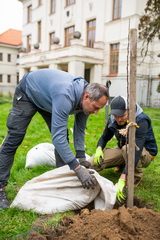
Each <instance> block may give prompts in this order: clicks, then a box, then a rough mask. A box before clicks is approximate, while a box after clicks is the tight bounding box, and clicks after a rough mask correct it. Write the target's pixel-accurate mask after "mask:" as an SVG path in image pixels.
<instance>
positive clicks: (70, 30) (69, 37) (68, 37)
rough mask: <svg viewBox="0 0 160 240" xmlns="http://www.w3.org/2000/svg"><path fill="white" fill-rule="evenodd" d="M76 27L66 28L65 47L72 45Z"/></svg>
mask: <svg viewBox="0 0 160 240" xmlns="http://www.w3.org/2000/svg"><path fill="white" fill-rule="evenodd" d="M73 34H74V26H72V27H69V28H65V47H67V46H70V45H71V40H72V39H73Z"/></svg>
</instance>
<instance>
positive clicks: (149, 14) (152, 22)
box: [138, 0, 160, 59]
mask: <svg viewBox="0 0 160 240" xmlns="http://www.w3.org/2000/svg"><path fill="white" fill-rule="evenodd" d="M144 11H145V13H144V15H143V16H141V18H140V23H139V26H138V29H139V39H140V40H143V44H142V50H141V54H142V56H143V59H144V58H145V56H146V55H147V52H148V47H149V43H151V42H152V41H153V39H154V38H155V37H158V38H159V40H160V0H148V1H147V3H146V8H145V9H144ZM159 56H160V54H159Z"/></svg>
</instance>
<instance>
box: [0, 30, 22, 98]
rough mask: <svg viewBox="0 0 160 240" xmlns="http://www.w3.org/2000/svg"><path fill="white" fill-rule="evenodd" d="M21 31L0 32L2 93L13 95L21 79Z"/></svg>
mask: <svg viewBox="0 0 160 240" xmlns="http://www.w3.org/2000/svg"><path fill="white" fill-rule="evenodd" d="M21 40H22V36H21V31H19V30H15V29H9V30H7V31H6V32H4V33H2V34H0V94H4V95H8V94H9V95H13V93H14V91H15V88H16V85H17V83H18V81H19V71H18V64H19V48H20V46H21V44H22V41H21Z"/></svg>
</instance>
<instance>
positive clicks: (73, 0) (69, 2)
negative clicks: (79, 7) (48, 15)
mask: <svg viewBox="0 0 160 240" xmlns="http://www.w3.org/2000/svg"><path fill="white" fill-rule="evenodd" d="M75 2H76V0H66V6H69V5H72V4H74V3H75Z"/></svg>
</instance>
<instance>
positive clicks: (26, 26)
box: [19, 0, 160, 107]
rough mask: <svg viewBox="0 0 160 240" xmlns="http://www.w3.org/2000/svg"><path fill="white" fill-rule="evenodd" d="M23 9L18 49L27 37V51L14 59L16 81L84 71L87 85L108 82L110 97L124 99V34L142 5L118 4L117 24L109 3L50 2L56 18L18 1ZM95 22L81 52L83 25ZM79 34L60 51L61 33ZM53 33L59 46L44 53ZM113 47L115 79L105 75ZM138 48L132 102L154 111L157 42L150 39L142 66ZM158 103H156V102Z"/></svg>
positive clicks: (142, 0)
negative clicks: (45, 72) (39, 72)
mask: <svg viewBox="0 0 160 240" xmlns="http://www.w3.org/2000/svg"><path fill="white" fill-rule="evenodd" d="M21 2H22V3H23V34H22V35H23V46H24V47H26V46H27V35H29V34H31V35H32V42H31V44H32V50H31V52H29V53H21V54H20V66H19V72H20V77H22V75H23V74H24V73H25V72H27V71H30V70H35V69H39V68H55V69H61V70H65V71H68V72H70V73H71V74H73V75H81V76H82V77H86V75H85V72H87V71H89V76H90V79H89V80H90V82H95V81H96V82H101V83H103V84H105V83H106V80H107V79H110V80H111V82H112V84H111V87H110V96H111V97H114V96H116V95H124V96H126V95H127V66H128V68H129V67H130V63H127V55H128V52H127V47H128V33H129V29H133V28H136V29H137V27H138V23H139V17H140V15H141V14H143V12H144V8H145V5H146V2H147V0H135V1H132V0H123V1H122V4H123V5H122V13H121V18H120V19H117V20H114V21H112V9H113V0H107V1H106V0H99V1H97V0H76V3H75V4H72V5H70V6H68V7H66V4H65V2H66V1H65V0H57V1H56V12H55V13H54V14H50V0H45V1H44V0H43V1H42V2H43V3H42V5H41V6H40V7H38V0H34V1H33V0H24V1H23V0H22V1H21ZM29 5H32V22H31V23H27V7H28V6H29ZM94 18H95V19H96V36H95V44H94V48H89V47H87V46H86V39H87V31H86V24H87V21H89V20H92V19H94ZM38 21H42V41H41V42H40V43H39V49H34V44H36V43H37V41H38V40H37V35H38V32H37V31H38V28H37V22H38ZM73 25H74V26H75V31H79V32H80V33H81V38H80V39H73V40H72V41H71V46H69V47H65V31H64V29H65V28H67V27H70V26H73ZM51 32H55V36H56V37H58V38H59V40H60V42H59V44H54V45H53V46H52V47H51V49H50V47H49V33H51ZM114 43H119V44H120V49H119V61H118V65H119V67H118V74H116V75H114V76H113V75H110V70H109V66H110V44H114ZM141 44H142V43H140V42H139V41H138V44H137V78H136V85H137V86H136V89H137V94H136V96H137V99H136V100H137V102H138V103H140V104H141V105H142V106H152V107H160V101H159V100H160V94H159V93H157V92H156V89H157V86H158V83H159V80H160V79H159V78H158V74H159V64H160V59H159V58H158V57H157V50H158V51H159V50H160V46H159V42H158V40H157V39H155V41H154V43H153V44H152V45H151V46H150V48H149V52H148V56H147V57H146V58H145V60H144V61H143V62H142V58H141V55H140V51H141ZM157 99H158V100H157Z"/></svg>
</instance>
